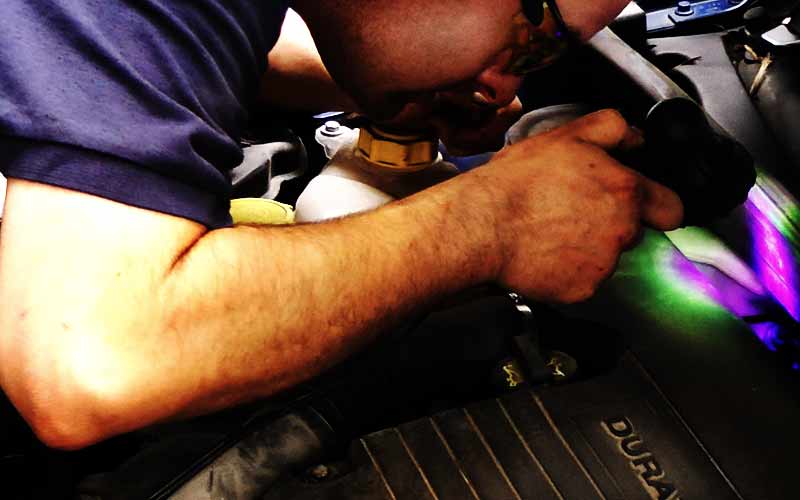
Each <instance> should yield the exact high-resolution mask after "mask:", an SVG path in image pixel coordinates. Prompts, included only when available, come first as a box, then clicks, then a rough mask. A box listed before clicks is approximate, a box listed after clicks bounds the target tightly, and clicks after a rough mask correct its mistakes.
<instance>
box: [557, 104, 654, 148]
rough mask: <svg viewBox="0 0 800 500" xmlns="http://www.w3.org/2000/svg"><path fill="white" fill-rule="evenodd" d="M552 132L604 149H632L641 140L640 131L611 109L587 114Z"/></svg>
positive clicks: (638, 144)
mask: <svg viewBox="0 0 800 500" xmlns="http://www.w3.org/2000/svg"><path fill="white" fill-rule="evenodd" d="M552 133H554V134H558V135H564V136H568V137H573V138H574V139H577V140H579V141H583V142H586V143H589V144H593V145H595V146H598V147H601V148H603V149H605V150H606V151H612V150H615V149H633V148H635V147H637V146H640V145H641V144H642V142H643V139H642V134H641V132H639V131H638V130H636V129H634V128H633V127H631V126H630V125H628V122H627V121H625V118H623V117H622V115H621V114H620V112H619V111H616V110H613V109H604V110H601V111H597V112H595V113H591V114H588V115H586V116H583V117H581V118H578V119H577V120H575V121H573V122H570V123H568V124H566V125H564V126H563V127H561V128H558V129H556V130H554V131H553V132H552Z"/></svg>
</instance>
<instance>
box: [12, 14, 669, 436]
mask: <svg viewBox="0 0 800 500" xmlns="http://www.w3.org/2000/svg"><path fill="white" fill-rule="evenodd" d="M625 3H626V2H624V1H621V0H603V1H598V2H584V1H582V0H559V1H558V9H559V10H560V13H561V17H562V18H563V22H564V23H565V24H566V26H568V27H569V29H570V30H571V31H572V32H573V33H576V34H577V35H578V36H579V37H580V38H582V39H586V38H588V37H589V36H590V35H591V34H592V33H594V32H596V31H597V30H598V29H599V28H600V27H602V26H603V25H604V24H606V23H607V22H608V21H609V20H610V19H612V18H613V17H614V16H615V15H616V13H617V12H618V11H619V10H621V8H622V7H623V6H624V4H625ZM286 7H287V5H284V4H283V3H282V2H277V1H276V2H266V1H264V2H256V1H247V0H238V1H232V0H226V1H224V2H223V1H220V0H203V1H193V2H164V1H162V0H147V1H142V0H140V1H137V2H126V1H123V0H113V1H107V0H106V1H103V2H99V1H87V2H70V1H68V0H61V1H52V2H30V1H29V0H13V1H11V2H6V4H5V5H4V14H3V16H2V18H0V74H1V75H2V76H1V77H0V89H1V90H0V124H2V125H0V126H2V127H3V133H4V136H3V139H2V146H0V147H2V148H3V151H4V154H3V160H2V165H0V170H1V171H2V172H3V173H4V174H5V175H6V176H7V177H8V178H9V183H8V190H7V200H6V213H5V216H4V220H3V225H2V234H1V235H0V303H2V308H0V384H2V387H3V390H4V391H5V392H6V394H7V395H8V396H9V398H10V399H11V400H12V402H13V403H14V405H15V406H16V407H17V409H18V410H19V412H20V413H21V414H22V415H23V416H24V417H25V419H26V420H27V421H28V422H29V423H30V424H31V426H32V427H33V429H34V430H35V431H36V433H37V434H38V436H39V437H40V438H41V439H42V440H43V441H44V442H45V443H46V444H48V445H50V446H53V447H59V448H67V449H69V448H79V447H82V446H86V445H88V444H91V443H94V442H97V441H99V440H102V439H104V438H107V437H109V436H113V435H116V434H120V433H123V432H127V431H130V430H133V429H136V428H140V427H142V426H146V425H149V424H152V423H155V422H159V421H163V420H166V419H170V418H179V417H185V416H190V415H196V414H202V413H206V412H211V411H214V410H218V409H221V408H224V407H228V406H231V405H235V404H238V403H241V402H244V401H248V400H253V399H255V398H261V397H266V396H269V395H272V394H275V393H276V392H278V391H281V390H284V389H286V388H288V387H291V386H293V385H295V384H297V383H299V382H302V381H304V380H307V379H308V378H310V377H313V376H314V375H316V374H319V373H320V372H321V371H323V370H325V369H327V368H329V367H330V366H332V365H333V364H335V363H337V362H339V361H341V360H342V359H344V358H346V357H347V356H349V355H350V354H352V353H353V352H354V351H356V350H357V349H359V348H360V347H361V346H363V345H365V344H366V343H368V342H369V341H370V340H371V339H373V338H374V337H375V336H376V335H378V334H379V332H380V331H381V330H383V329H385V328H386V325H390V324H392V323H395V322H398V321H402V319H403V318H404V317H405V316H406V315H407V314H409V313H410V312H412V311H414V310H415V309H418V308H420V307H424V306H425V305H426V304H430V303H432V302H433V301H436V300H437V299H439V298H441V297H443V296H446V295H448V294H451V293H454V292H456V291H459V290H461V289H464V288H466V287H469V286H472V285H475V284H478V283H483V282H489V281H494V282H497V283H499V284H501V285H502V286H505V287H508V288H510V289H514V290H517V291H519V292H521V293H523V294H525V295H527V296H529V297H531V298H533V299H537V300H546V301H558V302H574V301H579V300H582V299H585V298H587V297H589V296H590V295H591V294H592V293H593V292H594V290H595V289H596V287H597V286H598V284H599V283H600V282H602V281H603V280H604V279H605V278H606V277H608V276H609V275H610V274H611V273H612V271H613V269H614V267H615V264H616V260H617V258H618V256H619V253H620V252H621V251H622V250H623V249H624V248H626V246H627V245H629V244H630V243H631V242H632V240H633V239H634V238H635V235H636V234H637V232H638V231H639V228H640V224H641V223H642V222H644V223H645V224H648V225H650V226H653V227H655V228H658V229H671V228H674V227H676V226H677V225H678V224H679V222H680V219H681V216H682V214H681V211H682V209H681V205H680V201H679V200H678V198H677V196H676V195H675V194H674V193H672V192H671V191H669V190H667V189H666V188H664V187H662V186H660V185H657V184H655V183H653V182H651V181H649V180H646V179H644V178H642V177H641V176H639V175H638V174H636V173H634V172H632V171H631V170H628V169H627V168H625V167H624V166H622V165H620V164H618V163H617V162H616V161H614V160H613V159H612V158H611V156H610V155H609V154H608V151H613V150H614V149H617V148H624V147H627V146H630V145H632V144H635V143H637V141H638V140H639V139H638V136H637V135H636V134H635V133H634V132H633V131H632V130H630V129H629V127H628V126H627V124H626V123H625V122H624V120H623V119H622V118H621V117H620V116H619V115H618V114H617V113H615V112H611V111H606V112H601V113H598V114H594V115H591V116H589V117H586V118H585V119H582V120H579V121H578V122H576V123H574V124H572V125H569V126H567V127H565V128H562V129H559V130H556V131H553V132H551V133H548V134H545V135H543V136H540V137H538V138H536V139H533V140H530V141H527V142H523V143H521V144H519V145H517V146H514V147H511V148H507V149H506V150H504V151H503V152H501V153H500V154H498V155H497V156H496V158H495V159H494V161H492V162H490V164H488V165H487V166H485V167H482V168H480V169H477V170H474V171H472V172H470V173H468V174H465V175H462V176H459V177H458V178H456V179H453V180H451V181H448V182H445V183H443V184H440V185H438V186H436V187H434V188H431V189H429V190H427V191H424V192H422V193H419V194H417V195H415V196H412V197H410V198H407V199H405V200H402V201H400V202H397V203H393V204H390V205H388V206H386V207H383V208H381V209H379V210H376V211H374V212H372V213H367V214H361V215H356V216H352V217H348V218H345V219H341V220H336V221H332V222H329V223H324V224H316V225H300V226H293V227H280V228H277V227H230V220H229V218H228V216H227V202H228V200H227V198H226V196H227V193H228V191H227V187H226V179H225V175H224V171H225V170H226V169H229V168H231V167H233V166H235V165H236V163H237V162H238V160H239V158H240V152H239V151H238V149H237V147H236V141H235V139H236V136H237V134H238V132H239V130H240V127H241V124H242V122H243V121H244V117H245V111H244V107H245V105H246V104H247V103H248V102H249V100H250V98H251V97H252V96H254V95H255V92H256V83H257V81H258V76H259V68H260V67H261V66H262V65H261V58H260V54H263V53H265V52H266V51H268V50H269V48H270V47H271V46H272V45H273V44H274V43H275V40H276V39H277V36H278V31H279V27H280V25H281V21H282V19H283V15H284V12H285V9H286ZM291 7H292V8H293V9H294V10H296V11H297V12H298V13H299V14H300V15H301V16H302V18H303V19H304V20H305V22H306V23H307V25H308V27H309V29H310V32H311V34H312V35H313V37H314V40H315V42H316V45H317V47H318V48H319V52H320V54H321V56H322V59H323V61H324V62H325V68H327V71H330V75H332V77H333V79H334V80H335V82H336V84H337V85H336V86H334V85H333V84H332V82H331V81H330V80H329V79H328V77H327V72H326V71H325V70H324V69H320V68H322V67H321V66H320V65H319V64H318V63H317V62H316V59H315V57H314V56H313V55H309V52H308V51H305V49H303V47H304V44H303V43H300V44H292V43H291V42H290V41H283V42H282V43H281V44H279V46H278V47H276V49H275V50H274V51H273V52H272V53H270V61H271V64H270V70H269V74H268V76H267V82H268V86H267V94H268V95H269V89H270V88H272V89H275V91H274V94H273V100H276V101H279V102H280V103H283V104H286V103H291V102H302V100H303V97H304V96H303V95H302V94H301V95H292V89H295V90H297V89H301V90H302V89H306V88H318V89H320V92H318V93H315V97H314V98H318V97H319V96H329V97H330V99H332V100H337V99H338V100H347V99H348V98H349V97H348V96H352V98H353V100H354V101H355V103H356V104H357V105H358V106H359V108H360V109H361V110H362V111H364V112H366V113H368V114H370V115H372V116H373V117H376V118H377V119H381V120H389V121H392V120H400V119H402V122H403V123H409V122H417V123H419V122H424V121H425V120H426V119H427V120H428V121H429V122H431V123H433V124H435V125H436V126H438V128H439V129H440V131H441V132H442V133H443V134H444V136H445V137H447V136H448V134H451V135H452V136H453V137H452V139H453V140H454V141H456V140H457V139H458V137H463V136H462V135H461V134H460V131H458V130H457V127H454V126H453V124H448V123H446V122H445V121H443V120H442V117H441V116H435V115H432V114H431V113H433V110H434V109H435V104H436V103H437V102H438V101H440V100H442V99H443V100H445V101H447V102H451V103H455V105H461V104H460V103H465V102H471V103H477V104H475V105H479V106H482V107H483V110H484V112H485V111H486V109H488V110H490V112H491V113H493V114H494V115H496V116H495V119H494V120H492V119H491V117H490V119H489V120H488V122H487V125H486V127H485V130H484V131H483V132H485V133H491V132H496V131H497V129H498V125H496V124H497V123H501V124H503V123H507V122H508V116H509V114H512V115H513V110H514V92H515V90H516V87H517V86H518V85H519V82H520V76H519V74H517V72H516V71H513V70H512V68H514V67H515V66H514V65H515V64H516V63H517V62H518V60H519V58H520V53H521V52H522V56H523V57H530V56H531V54H534V53H535V50H534V49H535V48H536V47H526V46H525V43H527V42H528V41H529V40H531V39H532V38H531V37H527V36H523V42H525V43H521V42H520V40H519V39H520V37H519V34H520V33H523V34H530V33H536V31H534V30H535V29H537V26H535V25H534V23H539V22H541V20H540V19H531V17H536V14H535V11H536V9H537V8H541V4H538V5H536V4H535V2H533V3H532V2H527V1H526V2H524V3H521V2H520V0H501V1H497V0H491V1H489V0H468V1H466V2H465V1H463V0H458V1H457V0H443V1H440V2H428V1H427V0H403V1H398V0H393V1H389V0H375V1H370V2H359V1H357V0H331V1H318V0H298V1H294V2H291ZM531 12H534V14H531ZM520 30H522V31H520ZM305 47H306V48H307V44H305ZM304 54H305V55H304ZM534 62H536V61H534ZM298 81H302V82H306V84H304V85H307V86H304V85H300V84H298V83H297V82H298ZM339 89H343V90H344V93H342V92H341V91H340V90H339ZM464 105H467V106H469V105H472V104H464ZM484 114H485V113H484ZM398 115H399V117H400V118H397V117H398ZM453 131H455V132H453ZM443 236H444V237H443ZM445 242H446V243H445Z"/></svg>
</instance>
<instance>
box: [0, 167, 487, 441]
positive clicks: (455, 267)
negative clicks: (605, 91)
mask: <svg viewBox="0 0 800 500" xmlns="http://www.w3.org/2000/svg"><path fill="white" fill-rule="evenodd" d="M456 181H457V182H450V183H445V184H443V185H441V186H437V187H435V188H433V189H431V190H429V191H428V192H425V193H423V194H422V195H420V196H415V197H412V198H409V199H406V200H403V201H402V202H398V203H395V204H391V205H389V206H386V207H384V208H383V209H380V210H378V211H375V212H372V213H369V214H362V215H357V216H353V217H350V218H347V219H341V220H337V221H332V222H330V223H325V224H314V225H300V226H294V227H235V228H230V229H222V230H216V231H211V232H206V233H204V234H203V233H191V232H187V233H186V234H183V235H181V237H182V238H184V237H186V236H187V235H189V237H190V238H193V240H192V241H189V242H188V243H187V244H185V245H177V244H173V243H171V242H169V241H166V240H165V241H164V244H162V245H160V248H159V246H154V245H158V244H157V241H156V240H158V239H159V238H167V233H168V229H165V230H164V231H163V232H161V233H158V234H153V235H152V236H148V238H147V239H148V240H149V241H141V242H139V241H136V242H135V243H134V241H135V240H127V241H126V240H122V239H121V238H120V236H119V235H118V234H116V233H115V232H116V231H118V229H117V227H116V226H115V227H114V228H113V229H112V230H111V231H106V234H107V237H108V238H110V239H111V240H112V241H114V240H115V239H121V241H119V246H118V247H114V248H111V249H109V250H108V252H104V254H103V255H107V256H108V258H109V259H110V260H109V262H104V261H102V260H98V256H97V255H86V254H85V253H81V254H79V255H75V256H73V255H68V254H65V255H62V256H60V257H61V258H56V259H54V260H53V262H50V261H49V260H48V259H49V256H50V255H52V252H50V253H49V254H48V253H47V252H46V251H44V250H43V251H42V252H43V254H45V255H44V256H42V257H41V258H40V256H38V255H31V254H30V252H28V255H27V258H28V259H29V260H31V261H37V262H41V264H40V267H39V268H38V269H40V270H41V272H40V273H39V272H38V271H37V273H36V274H37V275H36V276H31V274H30V272H28V273H27V281H26V276H23V275H22V273H21V272H20V271H21V270H20V271H16V272H17V273H19V274H18V275H17V276H16V279H14V276H12V275H11V273H9V274H8V275H7V276H6V279H7V280H9V279H10V280H13V281H10V283H13V285H14V286H15V287H16V288H18V289H20V290H24V289H25V288H26V287H27V286H28V285H29V284H30V283H32V286H33V287H34V288H37V289H40V290H41V289H42V287H39V286H36V282H37V281H38V280H39V276H38V274H42V276H43V279H46V276H47V275H48V274H50V275H54V273H56V272H59V271H60V272H61V275H62V276H63V278H64V280H63V285H59V286H58V287H51V290H48V293H52V294H53V296H52V297H50V296H45V294H44V293H43V292H41V291H40V292H37V296H35V297H34V296H30V297H26V294H25V293H16V294H15V292H14V291H12V290H11V289H10V288H7V289H6V290H5V292H8V293H4V294H3V298H4V300H5V299H9V302H8V304H9V306H8V308H7V309H6V310H5V311H3V316H4V318H2V319H3V325H4V328H5V330H4V333H3V346H2V347H4V348H5V349H11V348H12V346H15V347H14V349H15V351H16V352H18V353H22V354H21V355H16V356H11V355H9V354H5V355H4V360H8V362H6V364H5V366H3V367H2V372H3V373H2V375H3V380H2V382H3V387H4V389H6V390H7V392H8V393H9V396H10V397H11V398H12V400H13V401H14V402H15V404H16V405H17V406H18V407H19V408H20V410H21V411H22V413H23V415H25V416H26V418H28V419H29V421H31V422H32V425H34V427H35V428H36V429H37V432H39V434H40V436H43V438H44V439H45V440H46V442H48V443H49V444H51V445H54V446H60V447H69V448H71V447H78V446H83V445H86V444H89V443H91V442H94V441H97V440H100V439H103V438H106V437H109V436H112V435H115V434H119V433H122V432H126V431H129V430H133V429H135V428H139V427H142V426H145V425H148V424H151V423H155V422H159V421H163V420H166V419H169V418H172V417H174V416H176V415H177V416H188V415H194V414H201V413H206V412H209V411H213V410H216V409H220V408H224V407H227V406H231V405H233V404H236V403H240V402H244V401H248V400H253V399H256V398H259V397H264V396H269V395H271V394H274V393H276V392H278V391H281V390H283V389H286V388H288V387H290V386H293V385H295V384H297V383H299V382H301V381H303V380H306V379H309V378H311V377H313V376H315V375H317V374H319V373H320V372H321V371H323V370H325V369H326V368H328V367H330V366H332V365H333V364H335V363H337V362H338V361H340V360H342V359H343V358H345V357H346V356H348V355H349V354H351V353H353V352H354V351H355V350H357V349H358V348H359V347H360V346H362V345H364V344H365V343H367V342H369V341H370V340H371V339H372V338H373V337H374V336H375V335H376V334H378V333H379V332H380V331H382V330H386V329H388V328H389V327H390V326H391V325H392V324H393V323H396V322H397V321H400V320H401V319H402V318H403V317H405V316H406V315H407V314H408V313H409V312H411V311H412V310H414V309H415V308H418V307H421V306H424V304H426V303H430V302H431V301H433V300H436V299H437V298H439V297H442V296H443V295H446V294H448V293H450V292H453V291H457V290H460V289H462V288H465V287H467V286H470V285H472V284H474V283H479V282H482V281H486V280H489V279H491V277H492V276H493V274H494V273H495V271H496V267H497V259H498V257H499V256H498V255H497V252H496V251H495V249H494V248H493V245H495V243H496V242H495V241H494V239H493V238H491V237H488V236H489V235H488V234H486V233H487V232H486V228H491V227H493V222H492V220H490V213H488V212H486V213H483V212H480V211H475V213H471V209H470V207H471V206H472V204H471V203H463V202H461V201H460V200H467V199H471V200H475V196H480V192H478V194H476V191H477V190H476V189H475V188H474V187H472V188H470V186H472V182H473V181H471V180H470V177H464V178H463V179H456ZM58 196H59V195H56V196H55V197H56V198H57V197H58ZM51 198H52V195H51ZM56 202H57V203H60V202H62V201H61V200H57V201H56ZM98 202H100V201H98ZM103 203H105V202H103ZM16 205H17V206H18V207H19V208H25V207H23V206H21V205H20V204H16ZM116 207H117V206H116V205H114V206H113V207H111V210H109V209H108V208H109V207H106V213H107V214H109V216H110V217H112V218H113V216H114V215H115V214H114V210H116ZM123 209H125V210H127V209H126V208H124V207H122V208H120V210H123ZM49 213H51V212H49ZM97 213H98V210H97V207H92V206H89V207H87V214H97ZM137 213H138V212H137ZM145 215H147V213H145ZM87 217H88V216H87ZM481 218H485V219H486V220H485V221H481ZM84 224H86V221H84ZM137 224H138V223H137V222H136V221H132V222H130V223H129V228H127V229H119V231H120V234H127V235H131V234H139V233H137V231H136V229H137ZM4 229H6V228H4ZM12 229H13V227H12ZM476 230H479V231H480V232H476ZM65 231H70V230H69V229H65ZM192 234H194V236H191V235H192ZM128 238H130V236H128ZM20 239H21V238H20ZM138 239H141V238H138ZM145 248H158V251H157V252H153V251H150V252H149V253H145V252H143V250H142V249H145ZM162 250H163V251H162ZM4 258H6V259H8V262H12V261H13V260H15V258H16V257H15V256H14V255H11V254H7V255H4ZM45 260H47V262H44V261H45ZM51 264H52V267H53V270H48V268H49V266H50V265H51ZM90 266H93V270H92V274H91V275H89V274H86V271H85V270H86V269H89V268H90ZM9 269H10V268H9ZM57 270H58V271H57ZM82 270H84V271H82ZM12 272H14V271H12ZM72 272H74V273H76V274H75V276H72V275H70V273H72ZM105 276H111V277H114V276H116V278H113V279H112V282H111V283H110V284H106V285H104V286H103V287H95V286H91V283H93V282H96V281H98V280H106V279H107V278H105ZM101 282H102V281H101ZM84 283H86V284H85V285H84ZM90 286H91V287H90ZM61 288H64V290H61ZM12 294H13V295H12ZM19 311H35V312H36V313H37V314H36V315H35V316H34V315H33V314H30V315H28V313H27V312H25V313H24V314H25V315H28V316H27V319H25V318H21V317H20V314H21V313H19ZM54 342H55V344H54ZM23 346H24V347H23ZM45 346H46V348H45ZM23 382H24V383H23Z"/></svg>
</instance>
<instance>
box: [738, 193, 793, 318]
mask: <svg viewBox="0 0 800 500" xmlns="http://www.w3.org/2000/svg"><path fill="white" fill-rule="evenodd" d="M763 197H764V195H763V194H761V193H759V192H758V190H757V189H754V190H752V191H751V192H750V197H749V198H748V200H747V202H746V203H745V209H746V212H747V223H748V225H749V227H750V235H751V238H752V241H753V257H754V262H753V265H754V267H755V271H756V274H757V275H758V277H759V278H760V280H761V282H762V284H763V285H764V286H765V287H766V289H767V290H769V292H770V294H772V296H773V297H774V298H775V300H777V301H778V302H780V304H781V305H782V306H783V307H784V308H786V311H787V312H788V313H789V314H790V315H791V316H792V317H793V318H794V319H795V320H800V293H798V287H797V279H798V275H797V272H798V270H797V262H796V258H795V255H794V252H793V251H792V246H791V244H790V243H789V242H788V241H787V240H786V238H785V237H784V236H783V235H782V234H781V232H780V231H779V230H778V228H777V227H775V225H774V224H773V223H772V222H771V221H770V220H769V218H768V217H767V216H766V215H765V211H766V210H765V209H767V210H768V209H769V205H767V204H765V203H764V202H765V201H766V202H767V203H768V201H767V200H762V199H761V198H763Z"/></svg>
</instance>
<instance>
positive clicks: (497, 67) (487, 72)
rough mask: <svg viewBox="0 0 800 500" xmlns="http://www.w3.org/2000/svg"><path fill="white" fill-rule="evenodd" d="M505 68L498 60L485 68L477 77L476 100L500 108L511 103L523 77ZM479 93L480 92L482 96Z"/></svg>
mask: <svg viewBox="0 0 800 500" xmlns="http://www.w3.org/2000/svg"><path fill="white" fill-rule="evenodd" d="M505 68H506V65H505V64H501V63H500V62H498V63H497V64H493V65H492V66H489V67H488V68H486V69H484V70H483V71H482V72H481V73H480V74H479V75H478V77H477V78H476V79H475V82H476V83H477V84H478V85H477V86H478V88H477V90H476V95H475V96H474V98H475V100H476V101H481V103H482V104H487V105H488V104H491V105H492V106H496V107H498V108H502V107H504V106H508V105H509V104H511V102H512V101H513V100H514V98H515V97H516V96H517V90H519V87H520V85H521V84H522V77H520V76H516V75H512V74H511V73H508V72H507V71H505ZM477 94H480V97H479V96H478V95H477Z"/></svg>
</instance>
